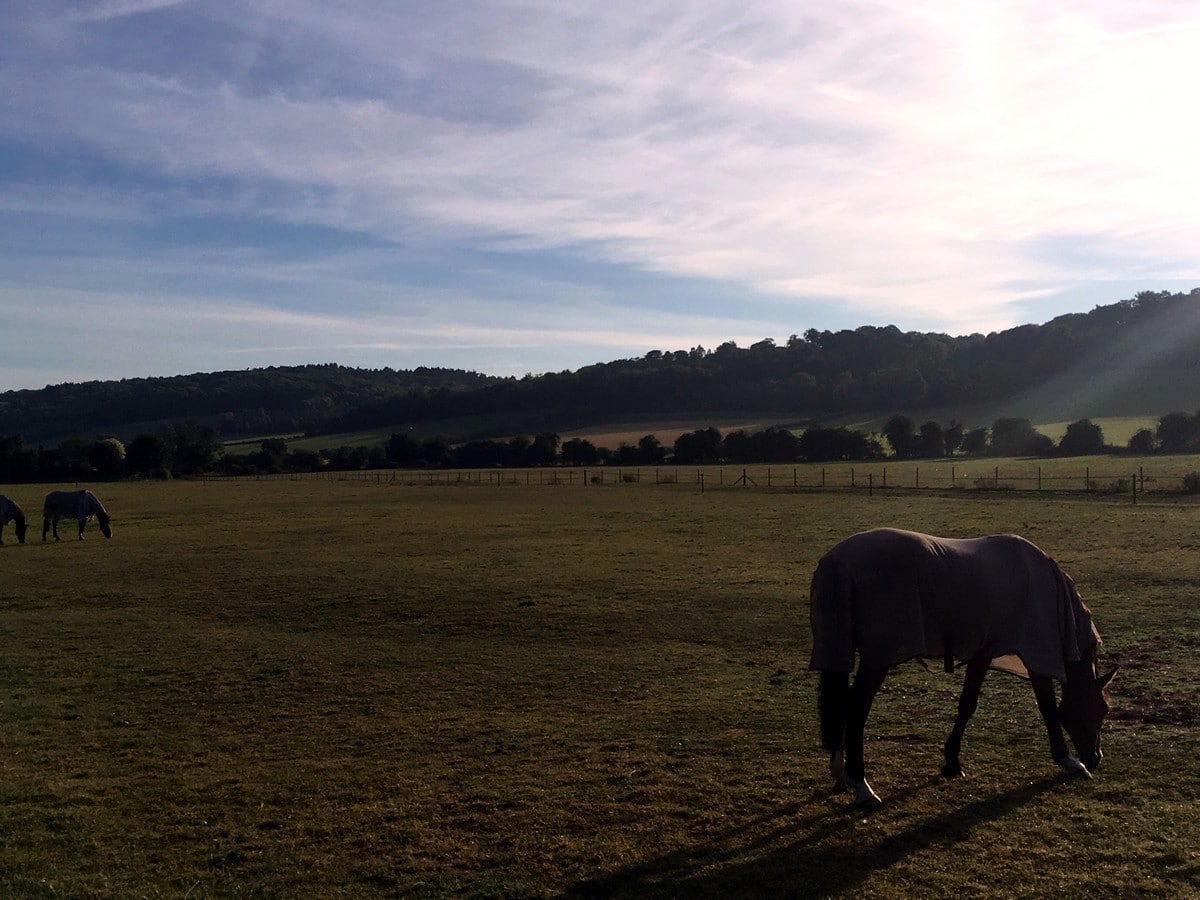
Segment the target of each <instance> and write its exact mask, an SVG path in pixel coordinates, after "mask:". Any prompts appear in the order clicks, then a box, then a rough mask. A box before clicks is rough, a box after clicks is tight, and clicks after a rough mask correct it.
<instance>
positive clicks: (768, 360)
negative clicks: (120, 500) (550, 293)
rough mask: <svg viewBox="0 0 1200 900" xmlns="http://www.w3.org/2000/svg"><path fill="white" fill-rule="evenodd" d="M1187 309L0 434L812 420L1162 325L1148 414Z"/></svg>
mask: <svg viewBox="0 0 1200 900" xmlns="http://www.w3.org/2000/svg"><path fill="white" fill-rule="evenodd" d="M1198 314H1200V288H1197V289H1195V290H1193V291H1191V292H1190V293H1187V294H1182V293H1180V294H1170V293H1167V292H1161V293H1156V292H1150V291H1144V292H1141V293H1139V294H1137V295H1136V296H1134V297H1133V298H1131V299H1128V300H1122V301H1120V302H1118V303H1114V304H1110V305H1106V306H1098V307H1096V308H1095V309H1094V310H1092V311H1091V312H1088V313H1078V314H1075V313H1073V314H1068V315H1064V316H1059V317H1057V318H1055V319H1053V320H1051V321H1050V322H1047V323H1045V324H1042V325H1022V326H1019V327H1017V328H1010V329H1007V330H1005V331H1000V332H995V333H991V334H987V335H983V334H972V335H965V336H950V335H945V334H935V333H920V332H904V331H901V330H900V329H899V328H897V327H895V326H892V325H889V326H883V327H877V326H862V327H860V328H856V329H853V330H841V331H823V330H817V329H809V330H807V331H805V332H803V333H802V334H793V335H791V336H790V337H789V338H787V340H786V341H784V342H782V343H779V344H777V343H776V342H775V341H774V340H773V339H769V338H768V339H764V340H761V341H758V342H757V343H754V344H752V345H751V346H749V347H739V346H738V345H737V344H736V343H734V342H732V341H727V342H725V343H723V344H721V345H719V346H718V347H716V348H714V349H706V348H704V347H700V346H697V347H693V348H691V349H686V350H684V349H680V350H673V351H672V350H653V351H650V352H648V353H646V354H645V355H644V356H641V357H637V358H631V359H621V360H615V361H611V362H604V363H597V364H595V365H590V366H585V367H583V368H581V369H579V370H577V371H562V372H550V373H545V374H541V375H532V374H530V375H526V376H524V377H521V378H513V377H508V378H499V377H494V376H488V375H483V374H480V373H477V372H467V371H462V370H456V369H441V368H424V367H422V368H417V369H413V370H393V369H390V368H384V369H371V370H367V369H355V368H349V367H345V366H340V365H333V364H328V365H310V366H295V367H269V368H264V369H254V370H248V371H241V372H217V373H209V374H195V375H181V376H175V377H170V378H134V379H123V380H120V381H107V382H86V383H81V384H60V385H53V386H47V387H45V388H43V389H41V390H23V391H7V392H2V393H0V434H22V435H24V436H25V438H26V440H29V441H34V442H45V441H57V440H60V439H61V438H62V437H63V436H64V435H66V434H72V433H82V434H94V435H115V436H117V437H118V438H119V439H120V440H122V441H132V440H133V439H134V438H135V437H136V436H137V435H138V434H139V433H141V432H142V431H144V430H145V428H146V427H147V426H146V423H151V422H168V421H178V422H188V421H191V422H200V423H204V424H205V425H209V426H211V427H213V428H214V429H215V430H216V431H217V433H218V434H219V435H220V436H221V438H222V439H224V440H233V439H235V438H238V437H253V436H258V435H267V434H296V433H300V434H306V435H310V436H315V435H321V434H337V433H344V432H352V431H360V430H377V429H379V428H389V427H392V428H394V427H397V425H398V424H399V423H404V424H405V425H410V424H415V423H426V422H431V421H434V420H447V419H460V420H466V419H475V420H486V422H487V424H486V426H485V425H483V424H479V423H477V424H475V425H471V426H464V428H476V429H480V430H477V431H476V432H475V433H469V432H465V433H459V434H454V435H452V437H453V439H454V440H455V442H456V443H461V442H463V441H465V440H469V439H471V438H473V437H478V436H483V437H487V436H490V435H495V434H513V433H516V432H521V431H523V432H526V433H533V434H536V433H538V432H541V431H551V432H552V431H564V430H570V429H571V428H574V427H578V426H579V425H585V424H586V425H591V424H595V423H597V422H601V421H606V420H611V419H612V418H614V417H621V418H634V417H660V416H662V415H671V416H679V417H682V416H687V417H689V418H702V417H712V416H713V411H715V410H731V409H736V410H739V411H741V412H753V413H755V414H771V415H772V416H778V415H780V414H782V415H787V416H794V417H795V418H796V419H802V418H803V419H817V418H821V417H830V416H834V415H842V414H844V413H847V412H854V411H870V410H878V409H909V410H911V409H933V408H969V407H971V406H976V405H979V404H987V403H994V402H995V401H999V400H1005V399H1008V398H1010V397H1013V396H1014V395H1017V394H1019V393H1020V392H1022V391H1028V390H1031V389H1033V388H1035V387H1038V386H1041V385H1043V384H1045V383H1046V382H1047V381H1048V380H1050V379H1052V378H1054V377H1055V376H1057V375H1061V374H1063V373H1064V372H1066V371H1068V370H1069V369H1071V367H1072V366H1075V365H1077V364H1080V363H1081V361H1089V360H1090V361H1091V362H1089V363H1088V364H1089V365H1094V366H1096V367H1097V371H1103V370H1104V367H1105V366H1106V365H1107V364H1109V363H1110V362H1111V360H1112V358H1113V357H1114V356H1117V357H1119V356H1120V350H1119V349H1118V348H1119V347H1120V346H1124V345H1123V344H1121V343H1120V342H1121V341H1127V340H1129V339H1130V337H1131V336H1132V335H1145V336H1147V337H1146V339H1147V340H1152V339H1153V337H1154V336H1155V335H1162V334H1169V335H1171V336H1172V338H1173V339H1176V338H1177V340H1174V342H1173V344H1172V347H1171V349H1170V351H1169V352H1164V354H1163V355H1162V356H1161V357H1160V358H1156V359H1155V361H1154V362H1153V365H1152V366H1151V367H1150V368H1149V369H1146V370H1145V371H1143V372H1140V373H1139V374H1138V375H1137V376H1136V377H1137V378H1138V379H1143V380H1145V379H1150V380H1152V381H1153V383H1154V384H1156V385H1158V387H1157V388H1156V391H1158V395H1156V396H1157V400H1156V402H1157V403H1158V404H1159V405H1158V406H1157V407H1156V408H1160V409H1162V408H1165V409H1170V408H1173V407H1175V408H1177V407H1178V406H1181V405H1182V406H1185V407H1186V406H1189V405H1190V402H1191V401H1190V399H1188V398H1186V397H1181V398H1179V399H1176V398H1174V397H1172V398H1171V399H1165V400H1164V399H1163V396H1162V394H1163V392H1165V391H1169V390H1172V389H1176V388H1177V386H1178V385H1181V384H1187V383H1190V381H1189V379H1188V378H1187V377H1185V376H1188V375H1190V374H1191V373H1193V372H1194V369H1193V368H1192V365H1193V363H1192V360H1194V359H1195V357H1196V355H1197V354H1198V353H1200V337H1198V335H1200V329H1198V328H1197V327H1196V326H1195V322H1194V320H1196V319H1197V318H1200V315H1198ZM1147 383H1149V382H1147ZM1164 386H1165V387H1164ZM1138 389H1139V384H1134V383H1131V384H1129V385H1125V386H1123V387H1122V390H1124V391H1126V392H1127V393H1128V392H1131V391H1132V392H1136V391H1137V390H1138ZM1089 413H1091V414H1093V415H1101V414H1105V413H1102V412H1101V411H1099V410H1089ZM1110 414H1111V413H1110ZM67 423H69V425H68V424H67ZM485 427H486V428H487V431H486V432H484V431H482V429H483V428H485ZM421 430H422V431H423V432H425V433H428V432H429V431H430V430H432V429H430V428H428V427H426V428H423V429H421Z"/></svg>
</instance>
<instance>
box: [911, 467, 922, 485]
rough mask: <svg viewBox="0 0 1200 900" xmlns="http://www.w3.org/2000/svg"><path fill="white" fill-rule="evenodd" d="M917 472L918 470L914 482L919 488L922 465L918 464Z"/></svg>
mask: <svg viewBox="0 0 1200 900" xmlns="http://www.w3.org/2000/svg"><path fill="white" fill-rule="evenodd" d="M915 472H916V475H915V481H914V482H913V484H914V485H915V486H916V487H917V488H920V487H921V467H920V466H917V467H916V469H915Z"/></svg>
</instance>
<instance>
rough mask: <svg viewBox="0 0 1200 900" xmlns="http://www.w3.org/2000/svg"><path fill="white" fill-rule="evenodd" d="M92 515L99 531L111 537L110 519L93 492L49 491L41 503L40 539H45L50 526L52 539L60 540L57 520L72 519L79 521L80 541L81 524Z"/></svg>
mask: <svg viewBox="0 0 1200 900" xmlns="http://www.w3.org/2000/svg"><path fill="white" fill-rule="evenodd" d="M92 516H95V517H96V524H97V525H99V526H100V533H101V534H103V535H104V536H105V537H106V538H110V537H112V519H111V518H110V517H109V515H108V512H107V511H106V510H105V509H104V504H102V503H101V502H100V500H99V499H98V498H97V497H96V495H95V494H93V493H92V492H91V491H51V492H50V493H48V494H47V495H46V502H45V503H44V504H42V540H43V541H44V540H45V539H46V535H47V534H48V533H49V532H50V530H51V528H53V530H54V539H55V540H56V541H57V540H61V538H60V537H59V536H58V520H59V519H74V520H75V521H76V522H78V523H79V539H80V540H81V541H82V540H83V526H84V525H86V524H87V520H88V519H90V518H92Z"/></svg>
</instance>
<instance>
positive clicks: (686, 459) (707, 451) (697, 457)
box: [675, 345, 724, 466]
mask: <svg viewBox="0 0 1200 900" xmlns="http://www.w3.org/2000/svg"><path fill="white" fill-rule="evenodd" d="M722 346H724V345H722ZM720 461H721V432H719V431H717V429H715V428H704V429H701V430H698V431H691V432H687V433H686V434H681V435H680V436H679V437H677V438H676V439H675V462H677V463H679V464H680V465H690V466H695V465H704V464H707V463H715V462H720Z"/></svg>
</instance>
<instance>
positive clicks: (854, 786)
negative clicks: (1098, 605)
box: [809, 528, 1116, 806]
mask: <svg viewBox="0 0 1200 900" xmlns="http://www.w3.org/2000/svg"><path fill="white" fill-rule="evenodd" d="M810 604H811V606H810V613H811V616H812V631H813V653H812V661H811V663H810V665H809V668H810V669H815V670H817V671H819V672H820V673H821V675H820V685H819V688H818V695H817V697H818V700H817V705H818V711H819V715H820V721H821V743H822V746H823V747H824V748H825V749H826V750H828V751H829V772H830V774H831V775H832V776H833V777H834V779H835V781H836V783H837V786H838V787H839V788H841V789H845V790H850V791H852V792H853V793H854V803H855V805H857V806H877V805H878V804H879V803H880V802H881V801H880V799H879V797H878V795H876V793H875V792H874V791H873V790H872V789H871V786H870V784H868V783H867V779H866V775H865V768H864V763H863V728H864V726H865V724H866V721H867V716H868V715H869V713H870V711H871V701H872V700H873V699H874V697H875V693H876V692H877V691H878V690H879V687H880V685H881V684H882V683H883V680H884V678H885V677H886V676H887V673H888V669H889V668H890V667H892V666H894V665H897V664H899V663H901V662H904V661H905V660H910V659H940V660H943V661H944V663H945V669H946V671H947V672H950V671H952V670H953V668H954V665H955V660H961V661H963V662H965V663H966V667H967V671H966V676H965V678H964V680H963V687H962V695H961V697H960V698H959V701H958V716H957V718H956V719H955V721H954V727H953V729H952V730H951V732H950V736H949V737H948V738H947V739H946V743H945V746H944V747H943V755H944V757H945V765H944V766H943V767H942V775H943V776H945V777H947V778H953V777H957V776H961V775H962V774H963V770H962V766H961V764H960V762H959V751H960V750H961V747H962V738H963V732H964V731H965V730H966V727H967V722H968V721H970V718H971V716H972V715H973V714H974V712H975V709H976V707H977V705H978V700H979V691H980V688H981V687H982V686H983V679H984V676H985V675H987V671H988V669H989V668H996V669H1000V670H1002V671H1006V672H1011V673H1013V674H1015V675H1020V676H1022V677H1025V678H1028V679H1029V682H1030V685H1031V686H1032V687H1033V693H1034V696H1035V697H1036V698H1037V705H1038V710H1039V711H1040V712H1041V714H1042V719H1043V721H1044V722H1045V724H1046V732H1047V735H1048V736H1049V739H1050V753H1051V756H1052V757H1053V759H1054V761H1055V762H1056V763H1058V764H1059V765H1060V766H1062V768H1063V769H1064V770H1066V771H1067V772H1068V773H1072V774H1079V775H1087V776H1089V777H1090V774H1091V772H1092V771H1094V770H1095V769H1096V768H1097V767H1099V765H1100V759H1101V756H1102V754H1101V752H1100V726H1101V724H1102V722H1103V720H1104V716H1105V714H1106V713H1107V712H1108V700H1107V697H1106V694H1105V688H1106V687H1107V685H1108V683H1109V681H1111V680H1112V677H1113V675H1115V674H1116V669H1113V670H1112V671H1111V672H1109V673H1108V674H1106V675H1104V676H1099V677H1098V676H1097V674H1096V648H1097V646H1098V645H1099V644H1100V634H1099V632H1097V631H1096V627H1095V625H1093V623H1092V614H1091V612H1090V611H1089V610H1088V608H1087V606H1085V605H1084V603H1083V601H1082V600H1081V599H1080V597H1079V592H1078V591H1077V590H1076V588H1075V583H1074V582H1073V581H1072V580H1071V578H1070V577H1069V576H1068V575H1067V574H1066V573H1065V572H1064V571H1063V570H1062V569H1061V568H1059V565H1058V563H1056V562H1055V561H1054V560H1052V559H1051V558H1050V557H1049V556H1047V555H1046V554H1045V553H1043V552H1042V551H1041V550H1039V549H1038V548H1037V547H1035V546H1034V545H1033V544H1031V543H1030V542H1029V541H1027V540H1025V539H1024V538H1021V537H1018V536H1016V535H1011V534H1001V535H992V536H990V537H981V538H973V539H957V540H956V539H950V538H939V537H931V536H929V535H927V534H918V533H916V532H912V531H900V530H897V529H892V528H880V529H875V530H873V531H865V532H862V533H861V534H856V535H853V536H851V537H848V538H846V539H845V540H844V541H842V542H841V543H839V544H837V545H836V546H834V547H833V548H832V549H831V550H830V551H829V552H828V553H826V554H825V556H823V557H822V558H821V561H820V562H819V563H818V564H817V568H816V571H815V572H814V573H813V578H812V589H811V595H810ZM856 652H857V653H858V673H857V674H856V675H855V677H854V683H853V685H851V684H850V671H851V669H852V668H853V667H854V656H855V653H856ZM1054 681H1059V682H1061V684H1062V703H1061V705H1060V706H1059V707H1058V708H1057V709H1056V708H1055V696H1054ZM1064 728H1065V729H1066V731H1067V734H1068V735H1069V736H1070V738H1071V742H1072V743H1073V744H1074V745H1075V750H1076V752H1077V753H1078V754H1079V758H1078V759H1077V758H1076V757H1074V756H1072V755H1071V752H1070V750H1068V749H1067V744H1066V742H1065V741H1064V740H1063V729H1064Z"/></svg>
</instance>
